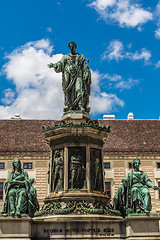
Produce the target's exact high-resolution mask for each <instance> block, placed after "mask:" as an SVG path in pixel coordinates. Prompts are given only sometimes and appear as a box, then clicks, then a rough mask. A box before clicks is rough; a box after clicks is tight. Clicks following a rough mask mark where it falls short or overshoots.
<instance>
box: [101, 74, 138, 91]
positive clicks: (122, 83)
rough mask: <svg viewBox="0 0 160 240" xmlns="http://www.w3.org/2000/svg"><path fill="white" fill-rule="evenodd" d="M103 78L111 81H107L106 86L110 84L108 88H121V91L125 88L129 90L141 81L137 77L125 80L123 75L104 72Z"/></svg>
mask: <svg viewBox="0 0 160 240" xmlns="http://www.w3.org/2000/svg"><path fill="white" fill-rule="evenodd" d="M102 79H106V80H108V81H109V83H107V82H106V83H105V84H106V86H108V88H113V89H115V88H117V89H120V91H123V90H129V89H131V88H132V87H134V86H135V85H139V83H140V81H139V80H137V79H133V78H131V77H130V78H128V79H127V80H124V79H123V78H122V76H120V75H118V74H108V73H106V74H104V75H102Z"/></svg>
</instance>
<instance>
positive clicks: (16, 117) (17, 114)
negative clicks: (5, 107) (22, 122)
mask: <svg viewBox="0 0 160 240" xmlns="http://www.w3.org/2000/svg"><path fill="white" fill-rule="evenodd" d="M11 119H21V116H20V114H19V113H16V114H15V116H14V117H11Z"/></svg>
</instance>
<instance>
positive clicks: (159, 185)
mask: <svg viewBox="0 0 160 240" xmlns="http://www.w3.org/2000/svg"><path fill="white" fill-rule="evenodd" d="M158 187H160V182H158ZM158 193H159V195H158V197H159V199H160V190H159V191H158Z"/></svg>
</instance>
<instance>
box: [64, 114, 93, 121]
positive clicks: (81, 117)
mask: <svg viewBox="0 0 160 240" xmlns="http://www.w3.org/2000/svg"><path fill="white" fill-rule="evenodd" d="M90 119H91V117H90V116H89V115H87V114H84V113H67V114H65V115H63V116H62V120H64V121H65V122H66V123H71V122H72V123H81V122H83V123H86V122H88V121H89V120H90Z"/></svg>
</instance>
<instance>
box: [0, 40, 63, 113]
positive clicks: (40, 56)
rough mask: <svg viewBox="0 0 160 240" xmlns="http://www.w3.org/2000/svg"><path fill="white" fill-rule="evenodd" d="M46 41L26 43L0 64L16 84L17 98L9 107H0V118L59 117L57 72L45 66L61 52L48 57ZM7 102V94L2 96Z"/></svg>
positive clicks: (58, 56) (59, 91) (61, 104)
mask: <svg viewBox="0 0 160 240" xmlns="http://www.w3.org/2000/svg"><path fill="white" fill-rule="evenodd" d="M52 49H53V46H52V45H51V44H50V42H49V41H48V40H45V39H42V40H40V41H35V42H29V43H27V44H26V45H24V46H21V47H20V48H18V49H16V50H15V51H13V52H12V53H11V54H10V55H9V56H7V58H8V59H9V61H8V63H7V64H6V65H5V66H4V70H3V71H4V72H5V74H6V78H7V79H8V80H10V81H12V82H13V83H14V84H15V87H16V95H17V97H16V98H15V99H14V101H12V104H10V105H9V106H0V118H10V117H11V116H13V115H15V113H17V112H18V113H19V114H20V115H21V116H22V117H23V118H53V117H54V118H59V117H60V116H61V114H62V110H63V93H62V89H61V74H57V73H55V72H54V71H53V70H52V69H49V68H48V67H47V64H48V63H50V62H57V61H58V60H59V59H60V58H61V57H62V56H63V55H62V54H56V55H53V56H50V53H51V50H52ZM4 101H5V102H7V101H8V96H6V97H5V100H4Z"/></svg>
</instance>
